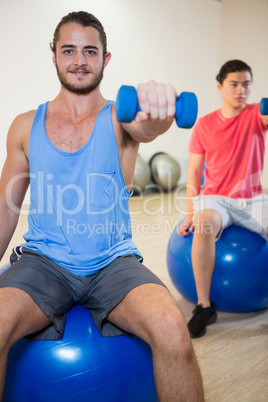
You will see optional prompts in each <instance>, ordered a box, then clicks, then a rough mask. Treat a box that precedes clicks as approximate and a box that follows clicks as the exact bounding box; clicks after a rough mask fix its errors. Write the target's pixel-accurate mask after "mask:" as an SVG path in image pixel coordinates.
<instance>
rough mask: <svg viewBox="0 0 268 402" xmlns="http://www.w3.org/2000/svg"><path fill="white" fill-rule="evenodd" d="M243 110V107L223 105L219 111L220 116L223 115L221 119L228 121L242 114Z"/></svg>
mask: <svg viewBox="0 0 268 402" xmlns="http://www.w3.org/2000/svg"><path fill="white" fill-rule="evenodd" d="M244 108H245V106H243V107H239V108H234V107H231V106H229V105H225V104H223V105H222V107H221V109H220V111H221V114H222V115H223V117H225V118H227V119H229V118H231V117H236V116H238V115H239V114H240V113H242V111H243V110H244Z"/></svg>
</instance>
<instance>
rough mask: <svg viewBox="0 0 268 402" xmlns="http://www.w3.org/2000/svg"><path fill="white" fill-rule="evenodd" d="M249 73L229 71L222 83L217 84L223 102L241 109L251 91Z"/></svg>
mask: <svg viewBox="0 0 268 402" xmlns="http://www.w3.org/2000/svg"><path fill="white" fill-rule="evenodd" d="M251 84H252V81H251V74H250V73H249V72H248V71H242V72H238V71H237V72H235V73H229V74H228V75H227V77H226V78H225V80H224V81H223V83H222V85H221V84H218V90H219V91H220V92H221V94H222V97H223V102H224V103H225V105H228V106H229V107H231V108H232V109H243V108H244V107H245V104H246V102H247V99H248V97H249V95H250V92H251Z"/></svg>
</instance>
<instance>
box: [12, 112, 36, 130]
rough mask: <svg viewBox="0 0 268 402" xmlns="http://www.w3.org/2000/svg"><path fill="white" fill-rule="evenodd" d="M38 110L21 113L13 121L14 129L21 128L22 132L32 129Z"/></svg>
mask: <svg viewBox="0 0 268 402" xmlns="http://www.w3.org/2000/svg"><path fill="white" fill-rule="evenodd" d="M35 114H36V110H29V111H28V112H25V113H21V114H19V115H18V116H17V117H15V119H14V120H13V123H12V125H11V127H12V128H19V129H20V130H23V131H24V130H26V131H27V129H29V128H30V130H31V128H32V125H33V121H34V117H35Z"/></svg>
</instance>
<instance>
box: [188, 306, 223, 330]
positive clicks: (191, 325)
mask: <svg viewBox="0 0 268 402" xmlns="http://www.w3.org/2000/svg"><path fill="white" fill-rule="evenodd" d="M216 319H217V313H216V305H215V303H214V302H213V301H212V300H210V307H207V308H203V306H202V304H198V306H196V308H195V309H194V310H193V316H192V318H191V319H190V321H189V322H188V324H187V327H188V330H189V332H190V336H191V338H199V337H200V336H203V335H205V333H206V326H207V325H209V324H213V322H215V321H216Z"/></svg>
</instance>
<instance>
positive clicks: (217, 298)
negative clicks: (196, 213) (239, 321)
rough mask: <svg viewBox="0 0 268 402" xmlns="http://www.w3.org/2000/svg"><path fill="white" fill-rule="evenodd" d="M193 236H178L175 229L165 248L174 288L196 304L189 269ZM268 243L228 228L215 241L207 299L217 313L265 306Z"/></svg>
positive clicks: (256, 236)
mask: <svg viewBox="0 0 268 402" xmlns="http://www.w3.org/2000/svg"><path fill="white" fill-rule="evenodd" d="M192 241H193V234H192V233H191V234H190V235H189V236H186V237H181V236H180V235H178V233H177V228H175V230H174V232H173V233H172V235H171V237H170V239H169V243H168V249H167V266H168V272H169V275H170V278H171V280H172V282H173V284H174V286H175V288H176V289H177V290H178V291H179V292H180V293H181V295H182V296H183V297H185V298H186V299H187V300H189V301H190V302H192V303H194V304H196V303H197V294H196V287H195V281H194V275H193V269H192V258H191V250H192ZM267 261H268V243H267V242H266V241H265V240H264V239H263V238H262V237H260V236H259V235H258V234H256V233H253V232H251V231H249V230H246V229H244V228H242V227H239V226H230V227H228V228H227V229H225V230H224V231H223V233H222V236H221V238H220V239H219V240H218V241H217V242H216V261H215V268H214V273H213V277H212V283H211V294H210V298H211V299H212V300H213V301H214V302H215V303H216V306H217V310H220V311H228V312H248V311H255V310H260V309H263V308H266V307H268V268H267V267H268V262H267Z"/></svg>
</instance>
